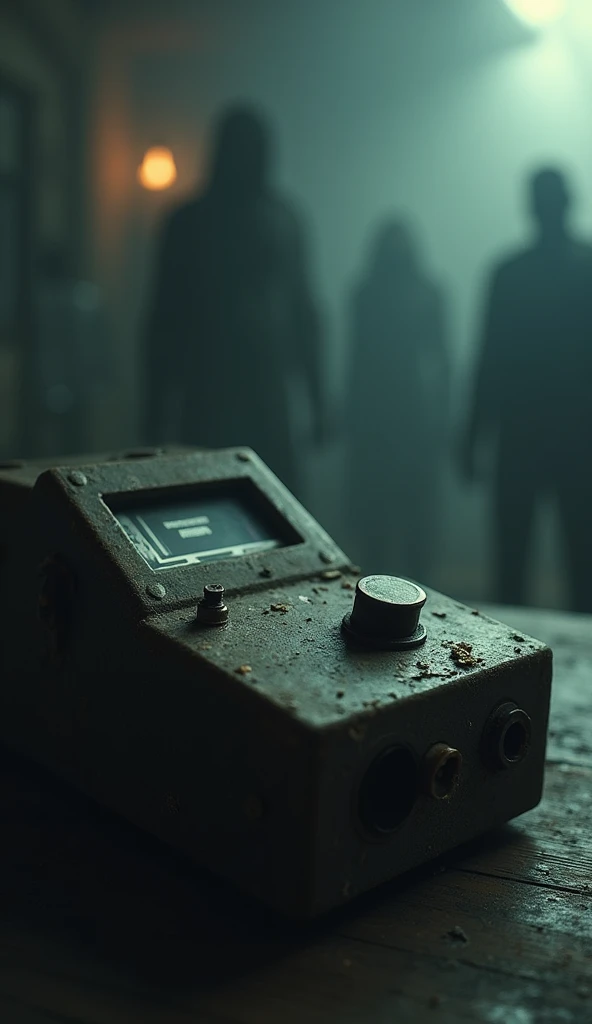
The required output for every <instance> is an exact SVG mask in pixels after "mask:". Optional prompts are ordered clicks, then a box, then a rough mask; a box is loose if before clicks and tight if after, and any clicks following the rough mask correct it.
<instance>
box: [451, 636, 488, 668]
mask: <svg viewBox="0 0 592 1024" xmlns="http://www.w3.org/2000/svg"><path fill="white" fill-rule="evenodd" d="M444 647H450V657H451V658H452V660H453V662H454V663H455V665H460V667H461V668H475V667H476V666H477V665H478V664H479V658H477V657H475V655H474V654H473V645H472V644H468V643H467V642H466V641H465V640H460V641H458V643H453V641H451V640H445V641H444Z"/></svg>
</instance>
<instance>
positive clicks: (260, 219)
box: [144, 107, 323, 491]
mask: <svg viewBox="0 0 592 1024" xmlns="http://www.w3.org/2000/svg"><path fill="white" fill-rule="evenodd" d="M271 164H272V137H271V133H270V129H269V128H268V126H267V124H266V123H265V121H264V120H263V118H262V117H261V115H260V114H259V113H258V112H257V111H255V110H251V109H249V108H248V107H235V108H232V109H230V110H229V111H228V112H227V113H226V114H225V115H224V116H223V117H222V119H221V121H220V123H219V125H218V127H217V130H216V133H215V140H214V150H213V162H212V168H211V175H210V181H209V185H208V187H207V189H206V191H205V194H204V195H203V196H201V197H195V198H193V199H191V200H190V201H189V202H187V203H185V204H184V205H182V206H181V207H180V208H178V209H177V210H176V211H174V212H173V213H172V215H171V216H170V217H169V218H168V220H167V221H166V223H165V225H164V231H163V234H162V238H161V239H160V244H159V247H158V260H157V264H158V265H157V275H156V283H155V290H154V296H153V302H152V305H151V310H150V315H149V326H148V337H147V346H146V366H145V368H146V372H147V401H146V410H145V411H146V418H145V424H144V433H145V437H146V440H147V441H151V442H158V441H160V440H161V439H162V438H163V437H166V436H167V435H168V436H170V435H171V432H173V433H174V434H176V437H177V439H178V440H180V441H183V442H186V443H191V444H198V445H203V446H212V447H223V446H226V445H239V444H242V445H250V446H251V447H253V448H254V449H255V450H256V451H257V452H258V453H259V454H260V455H261V456H262V458H263V459H264V460H265V461H266V462H268V463H269V465H270V466H271V467H272V469H274V470H275V472H276V473H277V474H278V475H279V476H280V477H281V479H282V480H283V481H284V482H285V483H286V484H287V485H288V486H289V487H291V488H292V489H293V490H296V491H297V490H298V472H297V458H296V453H295V447H294V441H293V436H292V428H291V419H290V389H291V381H292V380H293V379H294V377H295V376H296V375H298V374H299V375H300V377H301V378H302V380H303V381H304V383H305V385H306V387H307V389H308V393H309V395H310V397H311V406H312V409H313V414H314V417H315V431H316V433H317V435H318V434H319V433H320V429H321V427H320V424H321V422H322V415H323V403H322V393H321V338H320V329H319V317H318V314H317V308H316V304H315V300H314V297H313V291H312V287H311V281H310V274H309V266H308V256H307V246H306V240H305V233H304V230H303V227H302V225H301V223H300V220H299V218H298V216H297V215H296V214H295V213H294V211H293V210H292V209H291V207H290V206H289V205H288V203H287V202H286V201H285V200H284V199H283V198H281V197H280V196H279V195H278V194H277V193H276V191H275V189H274V188H273V186H272V183H271Z"/></svg>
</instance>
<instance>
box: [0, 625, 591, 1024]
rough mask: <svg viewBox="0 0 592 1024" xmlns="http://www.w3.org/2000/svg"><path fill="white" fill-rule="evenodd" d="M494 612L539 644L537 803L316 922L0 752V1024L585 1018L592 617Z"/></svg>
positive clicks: (574, 1023) (564, 1022)
mask: <svg viewBox="0 0 592 1024" xmlns="http://www.w3.org/2000/svg"><path fill="white" fill-rule="evenodd" d="M487 611H488V612H490V613H491V611H490V610H489V609H487ZM497 614H498V615H499V617H504V618H506V619H507V620H508V621H510V622H511V624H513V625H515V626H516V628H517V629H520V630H522V631H524V632H528V633H531V634H533V635H536V636H539V637H540V638H541V639H544V640H546V641H547V642H548V643H550V644H551V646H552V647H553V648H554V650H555V666H556V675H555V689H554V698H553V711H552V719H551V733H552V735H551V743H550V746H549V765H548V771H547V780H546V786H545V795H544V800H543V802H542V804H541V806H540V807H539V808H537V809H536V810H535V811H532V812H530V813H529V814H527V815H525V816H524V817H523V818H521V819H519V820H518V821H517V822H515V823H514V824H513V825H511V826H508V827H506V828H504V829H502V830H500V831H498V832H496V833H495V834H493V835H490V836H487V837H485V838H484V839H482V840H480V841H479V842H477V843H473V844H470V845H469V846H467V847H464V848H462V849H460V850H457V851H455V852H454V854H452V855H449V856H447V857H446V858H444V859H443V860H442V861H441V862H439V863H437V864H432V865H430V866H429V867H428V868H424V869H421V870H419V871H417V872H413V873H412V874H411V875H409V876H406V877H405V878H404V879H400V880H398V881H397V882H395V883H391V884H389V885H387V886H383V887H382V888H381V889H380V890H377V891H376V892H374V893H371V894H368V895H366V896H365V897H362V898H361V899H359V900H357V901H355V902H354V903H353V904H352V905H351V906H350V907H348V908H347V909H345V910H343V911H340V912H339V913H338V914H334V915H332V916H331V917H330V918H329V919H327V920H326V921H323V922H322V923H321V924H316V925H314V926H309V927H295V926H289V925H286V924H285V923H283V922H281V921H278V919H277V918H275V917H274V916H273V915H271V914H270V913H267V912H265V911H264V910H262V909H261V908H260V907H258V906H255V905H254V904H252V903H251V902H249V901H248V900H246V899H244V898H242V897H239V896H237V895H236V894H235V893H234V891H233V890H231V889H230V888H229V887H228V886H226V885H225V884H224V883H223V882H221V881H219V880H218V879H216V878H214V877H213V876H211V875H209V874H207V873H205V872H201V871H197V870H196V869H195V868H194V867H192V866H191V865H190V864H188V863H186V862H184V861H182V860H180V859H179V858H178V857H176V856H175V855H174V854H172V853H171V852H170V851H169V850H167V849H165V848H163V847H162V846H161V845H160V844H158V843H157V842H156V841H154V840H152V839H150V838H149V837H146V836H144V835H142V834H141V833H139V832H138V831H137V830H135V829H133V828H132V827H130V826H128V825H127V824H126V823H125V822H122V821H120V820H118V819H116V818H114V817H113V816H111V815H109V814H108V813H106V812H103V811H101V810H99V809H97V808H96V807H95V806H94V805H92V804H91V803H90V802H89V801H86V800H85V799H84V798H82V797H80V796H78V795H76V794H73V793H72V792H70V791H69V790H68V789H67V788H66V787H64V786H61V785H60V784H59V783H57V782H55V781H53V780H51V779H50V778H49V777H47V776H46V775H44V774H43V773H42V772H40V771H39V770H38V769H36V768H35V767H33V766H31V765H29V764H27V763H25V762H23V761H19V760H18V759H14V758H9V757H8V756H5V757H4V761H3V764H2V768H1V770H0V809H1V812H2V822H3V839H2V844H1V847H0V905H1V906H2V915H1V918H0V1020H1V1021H2V1022H6V1024H43V1022H59V1024H136V1022H137V1024H189V1022H191V1024H210V1022H211V1024H276V1022H278V1024H304V1022H310V1024H316V1022H321V1021H322V1022H323V1024H326V1022H330V1024H341V1022H352V1024H358V1022H359V1024H387V1022H388V1024H394V1022H396V1024H407V1022H414V1024H417V1022H419V1024H423V1022H427V1021H437V1022H445V1024H452V1022H456V1021H460V1022H465V1021H466V1022H468V1021H483V1022H485V1024H539V1022H541V1024H579V1022H580V1021H581V1022H582V1024H590V1022H591V1021H592V842H591V840H592V700H591V696H592V694H591V678H592V619H589V618H587V617H576V616H569V615H555V614H551V613H539V612H529V611H526V610H520V611H518V610H516V611H514V610H508V609H506V610H505V611H504V612H500V611H498V613H497Z"/></svg>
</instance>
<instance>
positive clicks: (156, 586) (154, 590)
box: [146, 583, 166, 601]
mask: <svg viewBox="0 0 592 1024" xmlns="http://www.w3.org/2000/svg"><path fill="white" fill-rule="evenodd" d="M146 593H147V594H148V597H153V598H154V599H155V601H162V599H163V597H166V587H163V585H162V583H149V584H148V586H147V587H146Z"/></svg>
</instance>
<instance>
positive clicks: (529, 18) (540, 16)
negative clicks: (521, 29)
mask: <svg viewBox="0 0 592 1024" xmlns="http://www.w3.org/2000/svg"><path fill="white" fill-rule="evenodd" d="M504 2H505V3H506V4H507V6H508V7H509V8H510V10H511V11H512V13H513V14H515V15H516V17H518V18H520V20H521V21H525V22H526V23H527V24H528V25H548V24H549V23H550V22H552V21H557V20H558V18H561V17H562V15H563V14H565V2H566V0H504Z"/></svg>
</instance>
